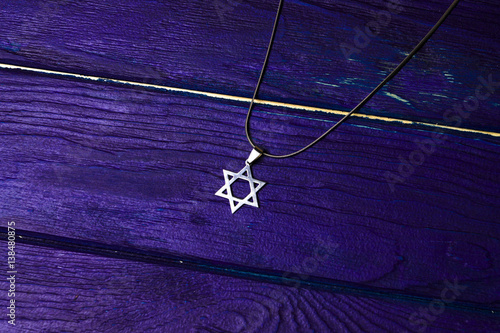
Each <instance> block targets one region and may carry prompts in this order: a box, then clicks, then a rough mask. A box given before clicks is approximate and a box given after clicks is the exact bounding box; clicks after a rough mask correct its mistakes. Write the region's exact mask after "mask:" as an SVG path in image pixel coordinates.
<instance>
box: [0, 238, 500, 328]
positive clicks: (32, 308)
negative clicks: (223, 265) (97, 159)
mask: <svg viewBox="0 0 500 333" xmlns="http://www.w3.org/2000/svg"><path fill="white" fill-rule="evenodd" d="M18 251H19V255H18V258H17V259H18V270H19V271H20V272H22V273H20V274H19V278H18V280H17V285H16V288H17V289H16V302H17V304H18V306H17V308H16V312H17V314H18V317H17V319H16V321H17V324H16V329H17V331H18V332H175V333H177V332H259V333H261V332H262V333H266V332H332V331H333V332H419V331H424V330H425V331H427V332H435V331H439V332H456V331H463V332H472V331H473V332H477V333H480V332H491V331H492V330H491V329H492V328H493V327H499V326H500V317H498V316H495V314H494V313H493V314H491V313H490V314H487V313H482V312H477V311H474V310H458V309H454V308H452V307H448V306H445V307H444V308H442V309H441V308H439V307H437V308H436V309H437V310H439V311H437V312H439V314H437V315H432V313H431V312H430V310H429V309H430V303H405V302H396V301H394V300H390V299H386V300H380V299H378V300H377V299H368V298H361V297H356V296H352V295H351V296H347V295H338V294H334V293H329V292H325V291H316V290H308V289H304V288H294V287H292V286H279V285H275V284H269V283H259V282H255V281H250V280H242V279H236V278H232V277H226V276H220V275H214V274H208V273H203V272H194V271H190V270H186V269H182V268H173V267H166V266H163V265H158V264H151V263H142V262H135V261H130V260H124V259H118V258H107V257H102V256H95V255H92V254H82V253H75V252H69V251H64V250H59V249H54V248H45V247H38V246H32V245H25V244H21V243H19V244H18ZM2 258H3V256H2ZM0 276H2V278H1V279H0V287H1V288H2V290H5V289H6V288H8V283H7V280H6V277H5V273H4V272H3V271H2V272H1V273H0ZM5 298H6V295H5V293H0V299H1V300H2V303H3V301H4V300H5ZM421 309H423V310H421ZM426 310H427V311H426ZM421 311H424V312H421ZM425 311H426V314H427V316H428V319H426V320H425V319H424V318H425V317H423V315H422V313H425ZM17 325H19V326H17ZM0 329H1V330H2V332H6V331H8V330H9V327H8V326H7V323H6V321H4V320H2V321H0Z"/></svg>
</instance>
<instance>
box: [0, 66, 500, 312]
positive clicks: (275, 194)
mask: <svg viewBox="0 0 500 333" xmlns="http://www.w3.org/2000/svg"><path fill="white" fill-rule="evenodd" d="M1 78H2V80H1V81H2V82H3V85H1V86H0V89H1V93H0V98H1V103H2V105H3V110H4V112H2V113H1V116H0V134H1V135H0V140H1V146H2V147H3V149H2V153H3V156H4V160H5V161H8V163H3V164H2V172H1V174H2V175H3V178H2V186H1V187H0V196H1V197H2V198H3V200H2V202H1V203H0V205H1V216H0V218H1V219H2V220H15V221H19V228H20V229H23V230H28V231H35V232H41V233H46V234H52V235H56V236H64V237H70V238H75V239H83V240H92V241H96V242H99V243H102V244H107V245H116V246H126V247H130V248H136V249H141V250H146V251H157V252H161V253H166V254H173V255H177V256H180V257H182V256H186V257H193V258H200V259H204V260H210V261H215V262H223V263H226V264H231V265H236V266H237V267H238V269H240V270H249V269H257V270H276V271H279V272H292V273H295V274H308V275H310V276H314V277H317V278H326V279H327V280H328V281H330V282H332V283H337V282H338V281H343V282H345V283H351V284H353V285H356V286H359V285H361V286H365V287H375V288H385V289H388V290H393V291H395V292H403V293H405V292H406V293H410V294H416V295H424V296H429V297H436V296H437V295H439V292H440V289H442V287H440V286H441V284H442V283H443V280H445V279H454V278H457V279H458V280H459V281H461V282H462V283H466V284H467V285H468V286H469V289H468V290H467V292H465V293H463V294H462V295H460V300H463V301H471V302H480V303H483V304H485V305H488V304H491V305H492V306H495V304H498V302H499V296H500V294H499V289H498V288H499V283H498V282H499V281H498V276H499V270H500V266H499V262H498V260H499V259H498V256H497V254H498V253H499V252H500V243H499V236H500V235H499V233H500V229H499V227H498V218H497V217H498V213H499V211H500V210H499V204H500V202H499V200H498V198H499V191H500V186H498V185H499V181H500V179H499V173H498V165H499V158H500V155H499V154H498V140H497V139H496V138H495V137H491V136H478V135H472V136H471V137H470V138H469V137H465V136H457V135H456V133H449V134H443V135H442V136H440V141H441V143H439V144H436V145H435V149H434V152H433V153H432V154H429V155H426V154H423V153H422V154H423V155H422V156H424V158H425V161H424V163H422V165H420V166H415V167H414V172H413V174H411V175H408V177H407V178H404V182H403V183H398V184H392V185H393V186H394V191H393V192H392V191H391V183H388V182H387V180H386V178H387V175H386V172H392V173H393V174H394V175H400V174H399V173H398V168H400V167H401V165H400V164H399V163H400V161H399V156H402V157H403V158H405V159H410V156H413V155H412V154H414V153H413V152H415V151H418V149H417V148H418V145H417V144H416V143H415V142H417V141H420V142H425V140H430V139H431V138H432V137H433V131H432V130H429V128H425V129H424V128H420V129H418V128H413V127H404V126H394V125H390V124H387V123H384V122H380V123H376V122H373V121H370V122H368V121H366V120H363V119H355V120H353V121H352V122H350V123H349V124H346V125H345V126H343V127H342V128H340V129H339V130H338V131H337V132H335V133H334V134H333V135H332V136H331V137H330V138H329V139H328V140H326V141H325V142H322V143H321V144H320V145H318V147H315V148H313V149H311V150H310V151H308V152H306V153H304V154H301V155H299V156H297V157H296V158H293V159H285V160H273V159H263V160H262V161H261V162H259V163H258V164H257V165H255V167H254V175H255V177H257V178H258V179H262V180H264V181H266V182H268V183H269V184H268V185H266V187H265V188H264V189H263V190H262V191H261V192H260V193H259V195H260V196H259V198H260V204H261V207H262V208H261V209H255V208H251V207H244V208H242V209H241V210H240V211H239V212H238V213H237V214H234V215H233V214H231V213H230V209H229V205H228V202H227V201H226V200H225V199H222V198H219V197H216V196H214V193H215V192H216V191H217V190H218V189H219V188H220V187H221V186H222V185H223V178H222V169H223V168H226V169H229V170H235V171H237V170H239V169H240V168H241V167H242V163H243V161H244V159H245V158H246V157H247V154H248V143H247V142H246V138H245V134H244V131H243V122H244V119H245V113H246V105H245V103H240V104H238V103H229V102H228V101H223V100H217V99H210V98H203V97H201V96H192V95H186V94H173V93H164V92H158V91H143V90H139V91H136V90H134V89H131V88H127V87H120V86H112V85H105V84H94V83H88V82H79V81H75V80H61V79H57V78H49V77H44V76H33V75H27V74H22V73H18V74H14V73H13V72H2V76H1ZM280 111H281V112H283V113H284V114H285V115H283V114H280ZM314 116H315V118H312V115H311V114H310V112H305V111H297V110H276V109H270V108H259V110H256V112H255V118H254V120H253V122H252V124H253V127H254V133H255V136H256V137H257V138H258V139H259V141H260V140H262V141H263V142H265V147H266V148H269V150H270V151H272V152H277V151H280V152H286V151H289V150H293V149H295V148H296V147H298V146H300V145H303V144H304V142H309V141H310V140H312V139H313V138H315V137H316V136H317V134H318V133H319V132H321V131H322V130H324V129H325V128H326V127H328V126H329V125H330V124H331V121H332V120H333V119H331V118H332V117H331V116H329V115H321V114H314ZM238 129H239V130H238ZM389 179H391V178H389ZM324 247H327V248H331V249H333V253H334V254H333V255H332V259H331V260H329V261H325V262H322V263H321V265H314V264H313V267H314V266H316V267H314V269H312V268H311V265H310V263H308V258H314V256H315V253H316V252H317V251H318V248H324Z"/></svg>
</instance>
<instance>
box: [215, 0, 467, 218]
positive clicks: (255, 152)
mask: <svg viewBox="0 0 500 333" xmlns="http://www.w3.org/2000/svg"><path fill="white" fill-rule="evenodd" d="M283 2H284V0H280V2H279V5H278V10H277V12H276V18H275V20H274V26H273V31H272V34H271V38H270V40H269V46H268V47H267V53H266V57H265V59H264V64H263V66H262V70H261V71H260V76H259V80H258V81H257V85H256V87H255V91H254V94H253V97H252V100H251V102H250V106H249V108H248V113H247V117H246V121H245V133H246V136H247V139H248V142H249V143H250V144H251V145H252V148H253V149H252V151H251V153H250V156H249V157H248V159H247V160H246V161H245V167H244V168H243V169H241V170H240V171H239V172H237V173H235V172H231V171H227V170H223V173H224V181H225V184H224V186H222V187H221V188H220V189H219V190H218V191H217V192H216V193H215V195H217V196H220V197H223V198H226V199H228V200H229V204H230V206H231V212H232V213H234V212H236V211H237V210H238V209H239V208H240V207H241V206H243V205H250V206H254V207H259V203H258V201H257V192H258V191H259V190H260V189H261V188H262V187H263V186H264V185H265V184H266V183H265V182H263V181H260V180H257V179H255V178H253V177H252V171H251V168H250V166H251V165H252V163H254V162H255V161H256V160H257V159H258V158H259V157H261V156H267V157H271V158H287V157H293V156H295V155H297V154H300V153H301V152H303V151H305V150H307V149H309V148H311V147H312V146H314V145H315V144H316V143H318V142H319V141H321V140H322V139H324V138H325V137H326V136H327V135H328V134H329V133H330V132H331V131H333V130H334V129H336V128H337V127H338V126H340V124H342V123H343V122H344V121H346V120H347V119H348V118H349V117H350V116H351V115H352V114H353V113H355V112H357V111H359V110H360V109H361V108H362V107H363V106H364V105H365V104H366V103H368V101H369V100H370V99H371V98H372V97H373V96H374V95H375V94H376V93H377V92H378V91H379V90H380V89H382V88H383V87H384V86H385V85H386V84H387V83H388V82H389V81H390V80H392V79H393V78H394V77H395V76H396V75H397V74H398V73H399V71H400V70H401V69H403V67H404V66H405V65H406V64H407V63H408V62H409V61H410V60H411V58H413V56H414V55H415V54H416V53H417V52H418V51H419V50H420V49H421V48H422V47H423V46H424V45H425V43H427V41H428V40H429V39H430V38H431V36H432V35H433V34H434V33H435V32H436V30H437V29H438V28H439V27H440V26H441V24H442V23H443V22H444V20H446V18H447V17H448V16H449V15H450V13H451V12H452V11H453V9H454V8H455V7H456V6H457V5H458V3H459V2H460V0H454V1H453V3H452V4H451V5H450V7H449V8H448V9H447V10H446V12H444V14H443V15H442V16H441V18H440V19H439V20H438V21H437V23H436V24H435V25H434V26H433V27H432V28H431V30H429V32H428V33H427V34H426V35H425V36H424V38H422V40H421V41H420V42H419V43H418V44H417V46H415V48H414V49H413V50H412V51H411V52H410V53H409V54H408V55H407V56H406V58H404V59H403V61H401V63H400V64H399V65H398V66H397V67H396V68H395V69H394V70H393V71H392V72H391V73H390V74H389V75H387V77H386V78H385V79H384V80H383V81H382V82H380V83H379V85H378V86H376V87H375V89H373V90H372V91H371V92H370V93H369V94H368V95H367V96H366V97H365V98H364V99H363V100H362V101H361V102H360V103H359V104H358V105H356V106H355V107H354V108H353V109H352V110H351V111H349V113H347V114H346V115H345V116H344V117H342V119H340V120H339V121H338V122H337V123H335V124H334V125H333V126H332V127H330V128H329V129H328V130H327V131H326V132H325V133H323V134H322V135H320V136H319V137H318V138H317V139H315V140H314V141H313V142H311V143H309V144H308V145H307V146H305V147H303V148H301V149H299V150H297V151H295V152H293V153H290V154H286V155H272V154H269V153H267V152H265V151H264V150H263V149H262V148H260V147H258V146H257V145H256V144H255V143H254V142H253V140H252V138H251V136H250V115H251V114H252V108H253V105H254V102H255V98H256V97H257V94H258V92H259V88H260V84H261V82H262V78H263V76H264V72H265V70H266V67H267V63H268V60H269V56H270V54H271V49H272V46H273V42H274V37H275V35H276V30H277V28H278V22H279V18H280V14H281V9H282V8H283ZM238 179H243V180H246V181H248V182H249V183H250V193H249V194H248V195H247V196H246V197H245V198H244V199H240V198H236V197H235V196H233V194H232V191H231V184H233V183H234V182H235V181H236V180H238Z"/></svg>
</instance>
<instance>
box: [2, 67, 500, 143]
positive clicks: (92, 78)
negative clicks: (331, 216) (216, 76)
mask: <svg viewBox="0 0 500 333" xmlns="http://www.w3.org/2000/svg"><path fill="white" fill-rule="evenodd" d="M0 68H1V69H11V70H22V71H28V72H35V73H41V74H51V75H59V76H66V77H72V78H78V79H83V80H90V81H96V82H110V83H117V84H124V85H131V86H137V87H145V88H151V89H159V90H163V91H172V92H184V93H189V94H194V95H201V96H207V97H211V98H218V99H226V100H231V101H240V102H247V103H249V102H250V101H251V99H250V98H247V97H239V96H232V95H225V94H217V93H210V92H205V91H199V90H191V89H182V88H175V87H168V86H161V85H156V84H147V83H140V82H134V81H126V80H117V79H110V78H103V77H98V76H89V75H81V74H74V73H67V72H59V71H51V70H46V69H39V68H31V67H24V66H16V65H9V64H0ZM255 103H257V104H261V105H268V106H278V107H284V108H289V109H296V110H304V111H311V112H326V113H331V114H336V115H340V116H344V115H346V114H347V112H346V111H340V110H333V109H325V108H317V107H311V106H304V105H299V104H288V103H280V102H273V101H266V100H259V99H256V100H255ZM352 117H357V118H363V119H369V120H377V121H383V122H388V123H399V124H405V125H419V126H426V127H432V128H436V129H439V128H442V129H447V130H452V131H457V132H467V133H476V134H483V135H490V136H494V137H500V133H496V132H488V131H480V130H474V129H467V128H460V127H453V126H445V125H439V124H431V123H425V122H419V121H411V120H404V119H397V118H390V117H381V116H374V115H369V114H362V113H354V114H353V115H352Z"/></svg>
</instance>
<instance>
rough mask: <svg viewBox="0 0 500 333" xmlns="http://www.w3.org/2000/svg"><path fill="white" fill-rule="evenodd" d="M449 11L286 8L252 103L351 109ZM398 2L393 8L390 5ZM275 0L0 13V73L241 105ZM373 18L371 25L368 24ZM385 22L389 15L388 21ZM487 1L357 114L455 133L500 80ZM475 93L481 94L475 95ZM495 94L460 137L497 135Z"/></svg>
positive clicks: (381, 4)
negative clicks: (211, 97) (62, 74)
mask: <svg viewBox="0 0 500 333" xmlns="http://www.w3.org/2000/svg"><path fill="white" fill-rule="evenodd" d="M450 2H451V0H450V1H445V2H443V1H429V0H428V1H420V2H418V4H416V3H414V2H409V1H400V7H396V8H398V9H397V10H391V12H389V19H388V20H390V22H388V23H387V25H386V26H382V27H381V28H380V33H379V34H378V35H376V36H374V37H371V38H368V39H366V40H362V39H359V40H358V42H359V43H358V46H359V47H358V51H359V52H356V53H354V54H353V55H352V56H351V57H350V58H349V59H350V60H348V59H346V57H345V56H344V53H343V51H342V46H343V45H350V46H351V47H353V48H354V47H356V34H357V29H358V28H359V29H361V30H363V31H364V29H365V27H366V25H367V24H369V22H371V21H373V20H377V19H378V20H384V14H381V13H383V11H384V10H385V11H387V10H388V6H389V4H390V3H391V2H389V1H386V0H377V1H370V2H369V3H367V2H366V1H359V0H358V1H336V0H335V1H333V0H321V1H318V0H308V1H296V0H291V1H286V3H285V5H284V10H283V15H282V18H281V22H280V27H279V30H278V35H277V39H276V43H275V47H274V49H273V53H272V55H271V60H270V64H269V68H268V71H267V72H266V76H265V79H264V84H263V86H262V89H261V92H260V95H259V96H260V98H262V99H269V100H275V101H281V102H287V103H297V104H302V105H312V106H320V107H327V108H333V109H340V110H349V109H350V108H352V107H354V106H355V105H356V104H357V103H358V102H359V101H360V100H361V99H362V98H363V97H364V96H365V95H366V94H367V93H368V92H369V91H370V90H371V89H372V88H373V87H375V86H376V85H377V84H378V83H379V82H380V81H381V80H382V79H383V77H384V76H385V75H387V74H388V72H389V71H390V70H391V69H392V68H394V66H395V65H396V64H397V63H398V62H399V61H401V60H402V58H403V57H404V55H405V54H406V53H408V52H409V51H410V50H411V49H412V48H413V47H414V46H415V45H416V43H417V42H418V41H419V40H420V38H421V37H422V36H424V35H425V33H426V32H427V31H428V29H429V28H430V27H431V26H432V25H433V24H434V23H435V22H436V21H437V19H438V18H439V17H440V15H441V13H442V12H444V10H445V9H446V8H447V6H448V5H449V3H450ZM396 3H397V1H396ZM276 6H277V1H273V2H262V1H260V0H259V1H257V0H251V1H250V0H245V1H243V0H236V1H229V0H210V1H187V2H182V3H179V2H174V1H165V2H159V1H148V2H136V1H130V0H121V1H113V3H107V2H102V1H95V0H92V1H90V0H89V1H79V2H75V1H69V0H60V1H47V2H37V1H33V2H25V1H21V2H20V1H17V0H16V1H14V0H12V1H11V0H8V1H4V2H3V3H2V7H1V11H0V13H1V15H2V19H1V20H0V31H1V32H2V33H1V34H0V36H1V37H0V47H1V50H0V62H4V63H11V64H20V65H28V66H34V67H42V68H49V69H56V70H63V71H70V72H76V73H83V74H92V75H97V76H106V77H114V78H121V79H129V80H136V81H141V82H150V83H160V84H164V85H169V86H175V87H182V88H191V89H197V90H202V91H212V92H219V93H224V94H231V95H238V96H247V97H248V96H251V93H252V92H253V89H254V87H255V84H256V80H257V77H258V73H259V71H260V68H261V66H262V62H263V59H264V55H265V48H266V46H267V41H268V38H269V35H270V30H271V27H272V21H273V18H274V13H275V9H276ZM377 15H378V16H377ZM385 15H387V12H386V14H385ZM499 15H500V8H499V7H498V6H497V3H496V2H495V1H493V0H488V1H479V2H478V1H467V0H464V1H462V2H461V3H460V4H459V6H458V7H457V8H456V10H455V11H454V12H453V14H452V16H451V17H450V18H449V19H448V20H446V22H445V24H444V25H443V27H442V28H441V29H440V30H439V31H438V32H437V33H436V34H435V36H434V37H433V39H432V40H431V41H430V42H429V44H428V45H427V46H426V47H425V48H424V49H423V50H422V51H421V53H420V54H419V55H418V56H417V57H416V58H415V59H414V60H412V61H411V62H410V64H409V65H408V66H407V67H406V68H405V69H404V70H403V71H402V72H401V73H400V74H399V75H398V76H397V77H396V78H395V79H394V80H393V81H392V82H391V83H390V84H389V85H388V86H387V87H386V88H385V89H384V90H383V91H382V92H381V93H380V94H379V95H378V96H376V97H375V98H374V99H373V100H372V101H371V102H370V103H369V104H368V105H367V106H366V107H365V108H364V110H363V111H362V112H364V113H369V114H376V115H384V116H390V117H397V118H401V119H411V120H417V121H425V122H431V123H440V124H445V125H450V126H456V124H454V123H453V122H450V121H447V120H446V119H443V113H444V111H445V110H447V109H454V108H456V107H459V108H462V109H463V108H464V106H463V100H464V99H466V98H467V97H469V96H474V95H475V89H476V87H477V86H478V84H479V81H478V77H480V76H483V77H484V78H488V76H489V75H492V82H494V85H495V90H498V84H497V82H499V81H500V66H499V63H498V50H499V49H500V42H499V37H498V36H499V35H498V22H497V18H498V16H499ZM482 89H483V90H482V91H481V94H483V95H484V94H488V91H487V90H485V89H484V88H482ZM499 103H500V97H499V94H498V93H496V94H493V95H491V96H490V97H489V98H488V99H486V100H484V101H481V102H480V104H479V105H478V106H477V108H476V109H475V110H474V112H473V113H472V114H471V115H470V116H469V117H467V119H463V120H464V121H462V122H461V123H460V124H459V125H458V126H461V127H466V128H472V129H481V130H490V131H499V130H500V127H499V125H498V121H497V119H498V117H497V114H498V111H497V110H498V105H499Z"/></svg>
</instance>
